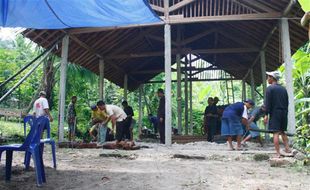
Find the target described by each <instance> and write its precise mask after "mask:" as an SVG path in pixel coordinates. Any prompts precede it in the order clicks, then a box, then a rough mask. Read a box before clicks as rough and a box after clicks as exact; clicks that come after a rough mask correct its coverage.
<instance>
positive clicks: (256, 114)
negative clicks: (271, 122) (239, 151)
mask: <svg viewBox="0 0 310 190" xmlns="http://www.w3.org/2000/svg"><path fill="white" fill-rule="evenodd" d="M265 110H266V109H265V106H264V105H262V106H261V107H257V108H254V109H253V110H252V111H251V112H250V113H249V125H250V130H249V135H248V136H247V137H246V138H244V139H243V140H242V141H241V144H242V145H245V142H246V141H248V140H250V139H251V138H253V139H254V138H256V139H257V141H258V143H259V144H260V145H261V146H262V147H263V141H262V139H261V136H260V133H259V132H258V131H251V129H256V130H258V129H259V127H258V126H257V121H258V120H259V119H260V118H263V117H264V116H265Z"/></svg>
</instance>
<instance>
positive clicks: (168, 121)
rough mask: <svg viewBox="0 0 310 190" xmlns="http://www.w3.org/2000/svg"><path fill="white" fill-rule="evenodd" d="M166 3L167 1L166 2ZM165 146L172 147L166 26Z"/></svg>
mask: <svg viewBox="0 0 310 190" xmlns="http://www.w3.org/2000/svg"><path fill="white" fill-rule="evenodd" d="M165 2H166V1H165ZM165 116H166V117H165V144H166V145H168V146H170V145H171V124H172V123H171V26H170V25H169V24H165Z"/></svg>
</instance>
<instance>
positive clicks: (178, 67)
mask: <svg viewBox="0 0 310 190" xmlns="http://www.w3.org/2000/svg"><path fill="white" fill-rule="evenodd" d="M176 62H177V83H178V86H177V102H178V133H179V134H182V88H181V55H180V54H177V55H176Z"/></svg>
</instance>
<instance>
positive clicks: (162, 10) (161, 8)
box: [150, 3, 165, 13]
mask: <svg viewBox="0 0 310 190" xmlns="http://www.w3.org/2000/svg"><path fill="white" fill-rule="evenodd" d="M150 6H151V8H152V9H153V10H154V11H158V12H161V13H164V12H165V10H164V8H163V7H160V6H157V5H153V4H151V3H150Z"/></svg>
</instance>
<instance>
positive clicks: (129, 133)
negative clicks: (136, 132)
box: [122, 101, 134, 141]
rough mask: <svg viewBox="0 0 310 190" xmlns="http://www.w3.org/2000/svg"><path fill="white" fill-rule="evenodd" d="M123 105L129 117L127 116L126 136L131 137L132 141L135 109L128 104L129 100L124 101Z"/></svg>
mask: <svg viewBox="0 0 310 190" xmlns="http://www.w3.org/2000/svg"><path fill="white" fill-rule="evenodd" d="M122 106H123V108H124V112H125V113H126V114H127V118H126V121H127V123H126V126H125V135H126V138H128V139H130V140H131V141H133V132H132V130H133V126H132V122H133V118H132V117H133V116H134V113H133V109H132V107H131V106H129V105H128V102H127V101H123V102H122Z"/></svg>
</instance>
